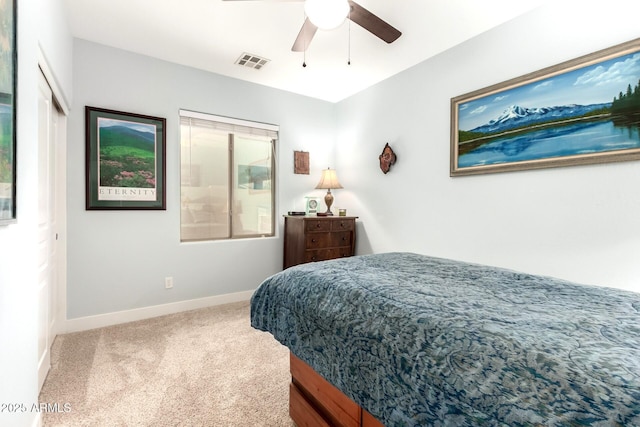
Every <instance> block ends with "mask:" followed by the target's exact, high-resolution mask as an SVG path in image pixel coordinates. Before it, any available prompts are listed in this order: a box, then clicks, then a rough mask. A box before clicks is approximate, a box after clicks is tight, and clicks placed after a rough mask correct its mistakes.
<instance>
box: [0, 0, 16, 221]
mask: <svg viewBox="0 0 640 427" xmlns="http://www.w3.org/2000/svg"><path fill="white" fill-rule="evenodd" d="M0 21H1V25H0V225H4V224H11V223H13V222H15V221H16V193H17V191H16V190H17V187H16V143H17V141H16V80H17V79H16V76H17V73H16V67H17V64H16V59H17V54H16V2H15V0H0Z"/></svg>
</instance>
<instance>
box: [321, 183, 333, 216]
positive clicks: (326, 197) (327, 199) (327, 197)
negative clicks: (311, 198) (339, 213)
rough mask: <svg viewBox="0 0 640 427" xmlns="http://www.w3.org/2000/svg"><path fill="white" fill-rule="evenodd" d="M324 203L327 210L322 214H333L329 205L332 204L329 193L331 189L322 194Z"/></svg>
mask: <svg viewBox="0 0 640 427" xmlns="http://www.w3.org/2000/svg"><path fill="white" fill-rule="evenodd" d="M324 203H325V204H326V205H327V211H326V212H325V213H324V214H323V216H333V212H331V205H332V204H333V194H331V189H328V190H327V194H325V196H324Z"/></svg>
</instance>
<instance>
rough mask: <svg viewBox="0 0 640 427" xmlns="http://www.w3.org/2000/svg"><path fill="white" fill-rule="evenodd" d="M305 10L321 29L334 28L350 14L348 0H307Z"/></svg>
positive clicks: (314, 23)
mask: <svg viewBox="0 0 640 427" xmlns="http://www.w3.org/2000/svg"><path fill="white" fill-rule="evenodd" d="M304 12H305V13H306V14H307V17H308V18H309V20H310V21H311V22H312V23H313V25H315V26H316V27H318V28H320V29H321V30H333V29H334V28H338V27H339V26H340V24H342V23H343V22H344V20H345V19H346V18H347V15H348V14H349V2H348V1H347V0H305V2H304Z"/></svg>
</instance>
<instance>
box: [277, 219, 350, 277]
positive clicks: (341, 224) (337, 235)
mask: <svg viewBox="0 0 640 427" xmlns="http://www.w3.org/2000/svg"><path fill="white" fill-rule="evenodd" d="M356 218H358V217H357V216H285V217H284V262H283V265H284V268H289V267H291V266H293V265H298V264H304V263H305V262H314V261H325V260H329V259H334V258H342V257H348V256H353V255H354V253H355V247H356Z"/></svg>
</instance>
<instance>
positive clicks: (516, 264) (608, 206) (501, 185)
mask: <svg viewBox="0 0 640 427" xmlns="http://www.w3.org/2000/svg"><path fill="white" fill-rule="evenodd" d="M639 14H640V2H626V1H610V2H607V5H606V7H602V6H600V5H596V4H592V3H589V2H582V3H580V4H579V5H578V6H577V7H574V6H573V5H571V4H566V3H563V2H553V4H552V5H550V6H546V7H543V8H540V9H538V10H536V11H534V12H531V13H528V14H526V15H524V16H522V17H520V18H518V19H516V20H514V21H511V22H509V23H507V24H505V25H502V26H500V27H498V28H496V29H493V30H491V31H489V32H487V33H485V34H482V35H481V36H479V37H476V38H474V39H472V40H469V41H467V42H465V43H463V44H462V45H459V46H458V47H455V48H453V49H451V50H449V51H447V52H445V53H443V54H441V55H439V56H437V57H435V58H433V59H431V60H428V61H426V62H424V63H421V64H419V65H417V66H415V67H413V68H412V69H410V70H408V71H406V72H404V73H401V74H399V75H396V76H394V77H393V78H390V79H388V80H386V81H384V82H382V83H380V84H378V85H376V86H375V87H373V88H370V89H368V90H366V91H364V92H362V93H360V94H358V95H356V96H354V97H351V98H349V99H347V100H345V101H343V102H341V103H340V104H339V105H338V111H337V117H338V118H339V119H338V126H337V129H338V136H337V147H338V148H337V153H336V156H337V164H336V167H337V168H338V170H339V171H340V177H341V178H340V179H341V180H343V179H344V180H345V181H348V182H349V183H350V185H349V187H346V185H345V187H346V188H345V190H343V191H342V192H341V193H340V194H339V195H336V197H337V198H341V199H342V202H341V203H342V204H346V205H348V206H347V207H349V209H350V211H353V212H354V213H357V214H358V215H359V216H360V218H361V228H362V229H363V230H362V232H361V233H360V235H359V238H360V239H361V241H360V244H359V251H360V252H361V253H363V252H383V251H415V252H419V253H424V254H431V255H435V256H442V257H449V258H457V259H462V260H468V261H472V262H479V263H485V264H490V265H497V266H503V267H507V268H512V269H517V270H521V271H526V272H531V273H537V274H545V275H552V276H557V277H561V278H565V279H568V280H572V281H577V282H580V283H588V284H596V285H606V286H612V287H619V288H626V289H631V290H635V291H640V263H639V262H638V259H637V256H638V254H639V253H640V215H638V212H640V191H638V188H639V184H640V163H638V162H627V163H614V164H605V165H598V166H580V167H565V168H556V169H546V170H538V171H523V172H512V173H502V174H491V175H483V176H473V177H457V178H451V177H449V147H450V145H449V144H450V142H449V141H450V113H449V112H450V99H451V98H452V97H455V96H458V95H462V94H465V93H468V92H471V91H473V90H476V89H480V88H483V87H486V86H489V85H492V84H495V83H499V82H501V81H505V80H508V79H511V78H514V77H518V76H521V75H524V74H527V73H529V72H533V71H537V70H539V69H542V68H545V67H548V66H552V65H555V64H557V63H560V62H563V61H566V60H570V59H573V58H576V57H578V56H582V55H585V54H588V53H591V52H594V51H597V50H600V49H604V48H607V47H610V46H613V45H615V44H618V43H622V42H625V41H628V40H632V39H634V38H636V37H638V36H640V33H639V32H638V23H637V17H638V15H639ZM386 142H389V143H390V145H391V147H392V148H393V149H394V150H395V152H396V153H397V155H398V162H397V163H396V165H394V166H393V167H392V169H391V172H389V173H388V174H387V175H383V173H382V172H381V171H380V169H379V167H378V159H377V158H378V155H379V154H380V153H381V152H382V149H383V147H384V144H385V143H386Z"/></svg>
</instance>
